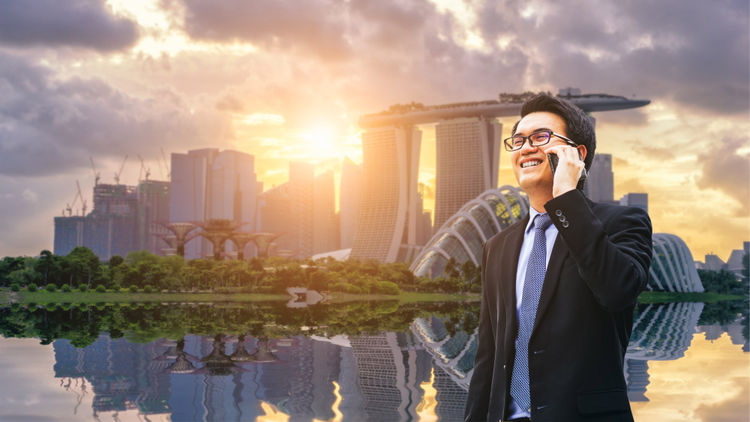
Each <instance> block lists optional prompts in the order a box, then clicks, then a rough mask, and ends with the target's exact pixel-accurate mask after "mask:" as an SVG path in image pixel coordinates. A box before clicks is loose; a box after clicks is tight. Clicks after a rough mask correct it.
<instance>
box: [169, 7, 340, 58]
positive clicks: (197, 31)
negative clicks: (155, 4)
mask: <svg viewBox="0 0 750 422" xmlns="http://www.w3.org/2000/svg"><path fill="white" fill-rule="evenodd" d="M181 3H182V5H184V12H185V22H184V25H185V28H184V29H185V30H186V31H187V33H188V34H189V35H190V36H191V37H192V38H193V39H197V40H206V41H219V42H235V41H245V42H250V43H252V44H254V45H257V46H259V47H263V48H264V49H269V50H273V49H284V50H293V51H295V52H297V53H307V52H311V53H313V54H315V55H317V56H319V57H321V58H324V59H333V60H338V59H342V58H345V57H348V56H350V55H351V53H352V50H351V48H350V46H349V44H348V43H347V41H346V38H345V32H346V22H345V21H344V19H343V16H342V13H341V8H342V6H341V4H340V3H339V2H337V1H326V0H308V1H294V0H255V1H245V0H181ZM167 4H168V5H170V4H171V3H167ZM172 6H174V4H172Z"/></svg>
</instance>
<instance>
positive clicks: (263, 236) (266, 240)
mask: <svg viewBox="0 0 750 422" xmlns="http://www.w3.org/2000/svg"><path fill="white" fill-rule="evenodd" d="M253 234H254V235H255V237H254V238H253V239H252V240H253V242H255V246H257V247H258V257H260V258H267V257H268V249H269V246H271V243H273V241H274V240H276V239H277V238H278V237H279V236H281V235H283V234H284V233H253Z"/></svg>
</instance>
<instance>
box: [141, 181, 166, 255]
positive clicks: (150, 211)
mask: <svg viewBox="0 0 750 422" xmlns="http://www.w3.org/2000/svg"><path fill="white" fill-rule="evenodd" d="M168 221H169V182H163V181H159V180H144V181H142V182H141V183H139V184H138V245H137V249H138V250H147V251H149V252H151V253H153V254H157V255H161V250H162V249H163V248H167V247H169V245H167V244H166V243H165V242H164V241H163V240H161V239H159V238H158V237H156V236H154V234H157V233H162V234H167V228H166V227H164V226H161V225H159V224H158V223H165V222H168Z"/></svg>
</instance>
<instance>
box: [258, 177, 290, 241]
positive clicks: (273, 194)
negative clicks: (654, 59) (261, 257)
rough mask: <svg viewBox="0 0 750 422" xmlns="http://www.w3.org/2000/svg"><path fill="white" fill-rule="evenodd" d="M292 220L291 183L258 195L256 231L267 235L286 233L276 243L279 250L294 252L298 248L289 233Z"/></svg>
mask: <svg viewBox="0 0 750 422" xmlns="http://www.w3.org/2000/svg"><path fill="white" fill-rule="evenodd" d="M292 219H293V216H292V201H291V197H290V195H289V183H284V184H281V185H279V186H274V187H272V188H271V189H268V190H267V191H265V192H263V193H261V194H260V195H258V219H257V225H256V230H257V231H259V232H265V233H284V235H282V236H281V237H279V238H278V239H276V240H275V241H274V243H276V244H277V245H278V248H277V250H279V249H280V250H292V249H294V248H295V247H296V246H295V242H293V239H292V235H291V234H290V233H289V231H290V228H291V222H292Z"/></svg>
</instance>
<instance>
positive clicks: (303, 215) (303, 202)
mask: <svg viewBox="0 0 750 422" xmlns="http://www.w3.org/2000/svg"><path fill="white" fill-rule="evenodd" d="M314 185H315V165H314V164H309V163H289V193H290V198H291V204H290V205H291V211H292V221H291V233H290V234H291V235H292V239H293V240H294V242H295V250H296V255H297V256H299V257H301V258H307V257H310V256H312V254H313V214H314V208H313V204H314V202H313V191H314V189H315V188H314Z"/></svg>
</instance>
